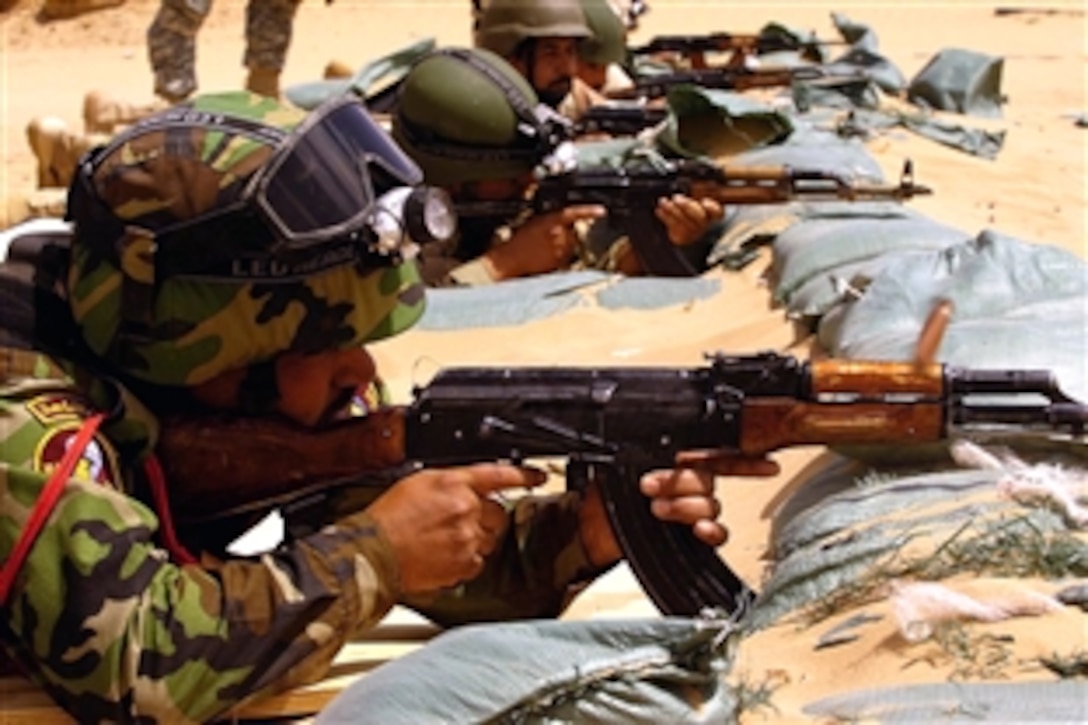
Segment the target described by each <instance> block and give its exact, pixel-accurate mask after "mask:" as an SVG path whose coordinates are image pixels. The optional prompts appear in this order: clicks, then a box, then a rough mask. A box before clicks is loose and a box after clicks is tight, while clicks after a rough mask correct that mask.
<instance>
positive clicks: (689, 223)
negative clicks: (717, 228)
mask: <svg viewBox="0 0 1088 725" xmlns="http://www.w3.org/2000/svg"><path fill="white" fill-rule="evenodd" d="M655 211H656V214H657V218H658V219H660V220H661V223H662V224H664V225H665V230H666V231H667V232H668V234H669V241H671V242H672V243H673V244H675V245H677V246H678V247H684V246H687V245H689V244H692V243H694V242H696V241H698V240H699V238H700V237H702V236H703V235H704V234H706V231H707V229H709V228H710V225H711V224H713V223H714V222H716V221H718V220H719V219H721V218H722V214H724V209H723V208H722V205H721V204H719V203H718V202H717V201H715V200H714V199H693V198H691V197H690V196H684V195H683V194H674V195H673V196H671V197H662V198H661V199H659V200H658V202H657V209H656V210H655Z"/></svg>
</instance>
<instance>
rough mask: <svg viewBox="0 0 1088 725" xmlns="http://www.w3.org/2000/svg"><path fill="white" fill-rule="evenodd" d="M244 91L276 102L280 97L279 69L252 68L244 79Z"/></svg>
mask: <svg viewBox="0 0 1088 725" xmlns="http://www.w3.org/2000/svg"><path fill="white" fill-rule="evenodd" d="M246 90H247V91H252V92H253V93H256V94H258V95H261V96H268V97H269V98H275V99H277V100H278V99H279V97H280V71H279V69H277V68H262V67H261V66H253V67H252V68H250V69H249V75H248V76H247V77H246Z"/></svg>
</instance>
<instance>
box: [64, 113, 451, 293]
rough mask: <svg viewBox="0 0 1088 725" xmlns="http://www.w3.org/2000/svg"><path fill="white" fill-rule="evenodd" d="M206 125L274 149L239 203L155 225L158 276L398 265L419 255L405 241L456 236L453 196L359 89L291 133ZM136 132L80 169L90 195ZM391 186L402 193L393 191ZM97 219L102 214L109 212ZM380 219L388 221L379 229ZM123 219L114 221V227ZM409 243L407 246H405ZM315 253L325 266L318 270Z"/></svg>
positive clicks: (212, 119)
mask: <svg viewBox="0 0 1088 725" xmlns="http://www.w3.org/2000/svg"><path fill="white" fill-rule="evenodd" d="M183 122H184V123H188V124H190V125H191V124H192V120H191V116H186V115H185V111H184V110H179V111H178V113H177V114H173V113H171V112H166V113H164V114H160V115H157V116H155V117H152V118H151V119H147V120H146V121H145V122H141V123H139V124H137V125H136V126H134V127H133V128H132V129H131V130H132V131H133V132H134V133H148V132H151V131H156V130H165V131H169V130H170V129H171V128H172V127H177V126H179V125H181V124H182V123H183ZM200 123H201V127H202V128H206V129H209V130H217V129H220V130H222V131H224V132H227V133H231V134H234V135H243V136H246V137H249V138H252V139H254V140H257V141H259V142H261V143H265V144H267V145H269V146H273V147H274V148H275V150H274V151H273V152H272V155H271V157H270V158H269V160H268V161H267V162H266V163H265V164H264V165H263V166H262V168H261V169H259V170H258V171H256V172H254V173H253V174H252V176H251V177H250V178H249V180H248V181H247V183H246V186H245V188H244V189H242V190H241V192H240V193H239V194H238V197H237V199H236V200H235V201H234V202H232V203H230V204H227V205H225V206H223V207H222V208H220V209H217V210H216V211H214V212H212V213H210V214H205V215H203V216H200V217H198V218H195V219H189V220H185V221H182V222H178V223H174V224H169V225H166V226H164V227H162V228H160V229H158V230H156V232H155V243H156V267H157V268H158V269H159V271H160V272H163V273H166V274H179V275H193V276H212V277H221V276H230V277H237V276H247V275H246V274H245V273H243V272H242V271H240V270H244V269H249V270H253V269H255V268H256V266H255V264H254V263H253V260H254V259H257V258H264V259H268V258H272V259H277V260H285V261H287V262H288V263H289V264H290V265H291V266H293V267H296V268H298V269H299V270H304V271H308V272H314V271H318V268H321V267H324V266H328V265H331V264H333V263H336V262H337V261H339V263H343V262H345V261H349V260H352V258H353V257H354V260H353V261H357V262H363V263H366V264H372V263H374V262H379V263H380V262H381V261H382V259H380V258H384V262H385V263H386V264H388V263H391V262H392V263H399V262H400V261H403V258H405V257H410V256H412V254H413V253H414V252H412V251H411V250H409V249H407V247H410V246H414V244H413V243H426V242H430V241H443V240H446V239H448V238H450V237H451V236H452V235H453V233H454V232H455V229H456V217H455V215H454V214H453V211H452V205H451V204H450V202H449V199H448V197H447V196H446V195H445V193H444V192H442V191H441V190H439V189H434V188H431V187H424V186H420V184H421V182H422V181H423V174H422V172H421V171H420V169H419V167H418V166H417V165H416V163H415V162H414V161H413V160H412V159H411V158H409V157H408V156H407V155H405V154H404V152H403V151H401V150H400V148H399V147H398V146H397V145H396V144H395V142H394V141H393V140H392V139H391V138H390V137H389V135H388V134H387V133H386V131H385V130H383V129H382V128H381V127H380V126H379V125H378V124H377V123H376V122H375V121H374V120H373V118H372V117H371V116H370V114H369V113H368V112H367V109H366V107H365V106H364V105H363V104H362V102H361V100H360V99H358V98H356V97H354V96H352V95H344V96H340V97H337V98H335V99H333V100H331V101H328V102H326V103H325V104H323V105H322V106H320V107H319V108H317V109H315V110H314V111H312V112H311V113H310V114H309V115H308V116H307V117H306V118H305V119H304V120H303V122H302V123H301V124H299V125H298V126H297V127H295V128H294V129H293V130H291V131H290V132H287V131H282V130H280V129H277V128H274V127H269V126H265V125H263V124H260V123H257V122H253V121H249V120H247V119H242V118H237V117H232V116H226V115H213V114H204V116H203V117H202V118H201V119H200ZM131 137H132V135H131V134H128V135H125V136H124V137H122V138H119V139H118V140H116V141H115V142H114V143H113V144H111V145H110V146H109V147H106V148H105V149H100V150H99V151H98V152H96V153H95V154H94V155H93V156H92V157H91V158H89V159H88V160H86V161H85V162H84V165H85V168H84V169H83V170H82V171H81V173H80V177H81V179H82V182H83V184H82V186H83V189H82V191H83V193H84V194H87V195H88V196H89V197H90V198H96V197H97V194H95V192H94V181H93V179H94V177H95V172H96V170H97V166H98V165H99V164H100V163H101V160H103V159H104V158H107V157H108V156H110V155H111V152H112V151H113V150H115V149H116V148H117V147H118V145H120V144H122V143H125V142H126V140H127V139H131ZM405 189H408V190H407V191H405ZM393 190H400V191H401V192H403V193H397V194H393V195H392V197H390V192H391V191H393ZM387 197H389V198H391V199H394V200H395V202H396V212H397V214H398V215H403V216H402V217H401V218H400V219H399V221H398V223H397V224H398V225H399V229H400V230H401V231H402V232H403V233H402V234H399V235H398V234H396V233H395V232H394V231H393V230H391V226H390V221H389V211H390V209H388V208H384V206H387V205H384V206H383V201H384V200H385V199H386V198H387ZM71 201H72V202H75V203H79V202H80V201H82V200H81V199H78V198H76V199H73V200H71ZM71 205H72V203H71V202H70V206H71ZM97 206H98V207H99V209H101V205H97ZM70 211H71V209H70ZM103 211H104V210H103ZM108 216H111V217H112V214H108ZM97 217H98V218H99V220H100V219H101V218H102V217H103V214H102V213H98V214H97ZM378 217H382V219H383V223H381V224H379V225H378V227H380V228H378V229H376V228H375V225H374V222H375V220H376V218H378ZM84 218H86V215H84ZM119 221H120V220H117V219H116V218H115V217H114V218H113V220H112V223H114V224H116V223H117V222H119ZM106 236H107V238H108V235H106ZM402 241H403V242H404V245H403V246H404V247H405V249H401V248H400V247H401V242H402ZM375 258H379V259H375ZM316 259H321V260H326V262H327V264H326V263H318V264H317V267H315V266H314V265H313V263H312V260H316ZM307 260H310V261H311V262H308V261H307ZM239 261H242V262H243V264H239Z"/></svg>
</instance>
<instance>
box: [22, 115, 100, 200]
mask: <svg viewBox="0 0 1088 725" xmlns="http://www.w3.org/2000/svg"><path fill="white" fill-rule="evenodd" d="M26 140H27V143H29V144H30V150H31V151H32V152H34V156H35V158H37V160H38V187H39V188H42V189H47V188H55V187H60V188H67V187H68V185H69V184H70V183H71V181H72V177H73V176H75V171H76V166H77V165H78V164H79V159H80V158H81V157H82V156H83V154H85V153H87V151H89V150H91V149H92V148H94V147H95V146H98V145H100V144H103V143H105V142H106V141H108V140H109V136H107V135H105V134H84V135H79V134H74V133H72V132H70V131H69V130H68V125H67V124H66V123H65V122H64V121H63V120H62V119H60V118H57V117H56V116H39V117H37V118H35V119H33V120H31V122H30V123H28V124H27V126H26Z"/></svg>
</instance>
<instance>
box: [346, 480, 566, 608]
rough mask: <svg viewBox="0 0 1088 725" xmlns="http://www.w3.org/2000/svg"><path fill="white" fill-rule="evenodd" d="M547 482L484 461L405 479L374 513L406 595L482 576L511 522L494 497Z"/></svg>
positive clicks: (379, 501)
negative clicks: (488, 559)
mask: <svg viewBox="0 0 1088 725" xmlns="http://www.w3.org/2000/svg"><path fill="white" fill-rule="evenodd" d="M545 480H546V475H545V474H544V472H543V471H540V470H537V469H533V468H525V467H516V466H510V465H504V464H498V463H480V464H476V465H471V466H461V467H458V468H428V469H424V470H422V471H419V472H417V473H413V474H412V475H410V476H406V477H405V478H403V479H401V480H400V481H398V482H397V483H396V484H395V485H394V486H393V487H392V488H390V489H389V490H388V491H387V492H386V493H384V494H382V496H380V497H379V498H378V499H377V500H376V501H375V502H374V503H373V504H371V505H370V506H369V507H368V508H367V513H368V514H370V517H371V518H372V519H373V520H374V521H375V523H377V525H378V527H379V528H380V529H381V531H382V533H383V534H384V536H385V538H386V540H387V541H388V542H389V545H390V548H392V550H393V556H394V559H395V560H396V562H397V568H398V572H399V574H400V585H401V586H400V590H401V592H402V593H404V594H420V593H425V592H433V591H436V590H438V589H442V588H444V587H449V586H453V585H456V584H459V583H460V582H463V581H467V580H469V579H472V578H474V577H476V576H477V575H478V574H479V573H480V572H481V571H482V570H483V567H484V559H485V558H486V557H487V556H488V555H489V554H490V553H491V552H492V551H493V550H494V549H495V546H496V544H497V542H498V541H499V540H500V539H501V538H502V533H503V531H504V530H505V528H506V526H507V523H508V521H507V514H506V511H505V509H503V507H502V506H501V505H500V504H499V503H497V502H496V501H494V500H492V499H491V498H490V494H494V493H497V492H500V491H502V490H504V489H511V488H524V487H532V486H539V485H540V484H542V483H544V481H545Z"/></svg>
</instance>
